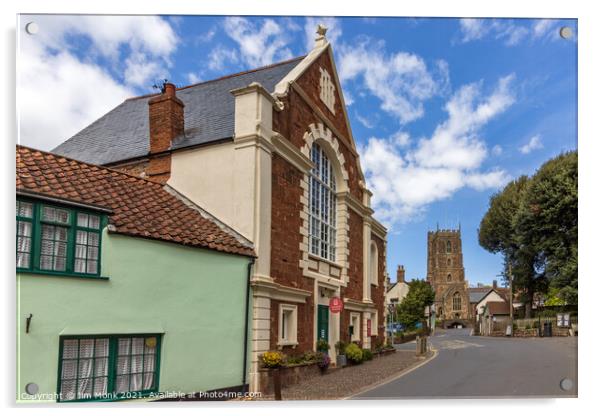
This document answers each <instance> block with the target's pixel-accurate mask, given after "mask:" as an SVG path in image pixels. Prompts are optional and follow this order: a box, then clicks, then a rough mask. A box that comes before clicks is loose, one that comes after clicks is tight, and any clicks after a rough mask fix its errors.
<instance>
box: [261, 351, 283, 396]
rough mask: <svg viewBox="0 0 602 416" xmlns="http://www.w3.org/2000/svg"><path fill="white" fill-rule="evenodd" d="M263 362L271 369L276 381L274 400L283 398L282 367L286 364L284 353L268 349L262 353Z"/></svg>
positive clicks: (273, 379)
mask: <svg viewBox="0 0 602 416" xmlns="http://www.w3.org/2000/svg"><path fill="white" fill-rule="evenodd" d="M261 363H262V364H263V366H264V367H265V368H269V369H270V373H271V375H272V381H273V382H274V400H282V382H281V380H280V368H281V367H282V365H283V364H284V355H283V354H282V353H281V352H280V351H266V352H264V353H263V354H261Z"/></svg>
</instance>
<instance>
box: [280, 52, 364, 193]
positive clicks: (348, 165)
mask: <svg viewBox="0 0 602 416" xmlns="http://www.w3.org/2000/svg"><path fill="white" fill-rule="evenodd" d="M320 66H322V67H324V68H326V69H328V71H329V72H330V74H331V76H333V75H334V72H333V69H332V65H331V63H330V58H329V57H328V54H323V55H322V56H320V57H319V58H318V59H317V60H316V62H314V64H313V65H312V66H311V67H310V68H308V69H307V70H306V71H305V73H304V74H303V75H302V76H301V77H300V78H299V80H298V81H297V83H298V85H299V86H300V87H301V88H302V89H303V91H304V92H305V93H306V95H307V96H308V97H309V98H310V100H311V104H308V103H307V102H306V101H305V100H304V99H303V97H301V95H299V94H298V93H297V92H296V91H295V90H294V89H292V88H291V89H290V91H289V94H288V96H287V97H284V98H283V99H282V102H283V104H284V110H282V111H274V113H273V117H272V118H273V129H274V131H277V132H279V133H281V134H282V135H283V136H284V137H286V138H288V139H289V140H290V141H291V142H292V143H293V144H294V145H295V146H297V147H298V148H302V147H303V145H304V144H305V142H304V140H303V136H304V135H305V133H306V132H307V131H308V129H309V125H310V124H312V123H321V122H322V120H321V119H320V118H319V117H318V115H317V113H316V112H315V111H314V108H315V107H318V108H320V110H321V111H322V113H323V114H324V115H325V116H326V117H328V118H329V120H330V121H331V122H332V123H333V125H334V126H335V127H336V129H337V130H338V132H339V133H340V137H336V138H337V140H338V141H339V149H340V150H341V152H342V153H343V156H344V158H345V169H346V170H347V173H348V175H349V188H350V192H351V194H352V195H353V196H355V197H356V198H357V199H358V200H360V201H361V200H362V190H361V188H360V186H359V180H360V177H361V176H360V172H358V169H357V158H358V156H357V154H356V152H355V151H353V150H352V145H351V141H352V139H351V137H352V135H351V133H350V132H349V130H348V129H347V124H346V122H345V115H344V113H343V110H342V106H341V102H340V100H338V97H337V100H336V102H335V114H334V115H333V114H332V113H331V112H330V110H329V109H328V108H327V107H326V105H324V103H323V102H322V101H321V100H320ZM333 133H335V132H334V131H333Z"/></svg>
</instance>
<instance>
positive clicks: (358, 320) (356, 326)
mask: <svg viewBox="0 0 602 416" xmlns="http://www.w3.org/2000/svg"><path fill="white" fill-rule="evenodd" d="M349 326H352V327H353V334H352V335H351V341H360V340H361V336H360V335H361V331H362V316H361V314H360V313H358V312H351V313H350V314H349Z"/></svg>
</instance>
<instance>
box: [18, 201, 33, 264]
mask: <svg viewBox="0 0 602 416" xmlns="http://www.w3.org/2000/svg"><path fill="white" fill-rule="evenodd" d="M32 236H33V204H32V203H30V202H22V201H17V267H18V268H23V269H29V268H30V267H31V251H32Z"/></svg>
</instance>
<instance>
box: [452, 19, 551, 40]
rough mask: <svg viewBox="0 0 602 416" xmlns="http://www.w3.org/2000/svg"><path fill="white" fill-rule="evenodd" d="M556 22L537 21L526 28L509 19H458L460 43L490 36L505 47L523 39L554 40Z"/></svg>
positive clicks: (548, 20) (547, 20)
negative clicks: (500, 41) (460, 35)
mask: <svg viewBox="0 0 602 416" xmlns="http://www.w3.org/2000/svg"><path fill="white" fill-rule="evenodd" d="M556 22H557V21H555V20H550V19H539V20H535V21H534V22H533V24H532V25H531V26H526V25H524V24H520V23H517V21H515V20H511V19H460V32H461V34H462V39H461V41H462V43H466V42H472V41H476V40H479V39H484V38H486V37H487V36H492V37H493V38H494V39H498V40H502V41H503V42H504V44H505V45H506V46H515V45H518V44H519V43H521V41H523V40H525V39H531V40H538V39H550V38H554V39H556V38H557V36H555V35H556V28H554V26H555V24H556Z"/></svg>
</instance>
